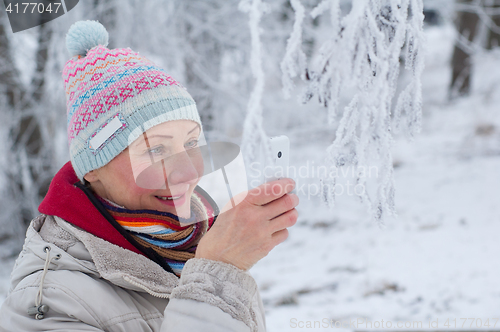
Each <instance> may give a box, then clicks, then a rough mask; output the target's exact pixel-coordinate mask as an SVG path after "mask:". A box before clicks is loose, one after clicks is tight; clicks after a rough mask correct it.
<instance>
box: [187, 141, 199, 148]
mask: <svg viewBox="0 0 500 332" xmlns="http://www.w3.org/2000/svg"><path fill="white" fill-rule="evenodd" d="M197 145H198V140H192V141H189V142H188V143H187V147H189V148H194V147H196V146H197Z"/></svg>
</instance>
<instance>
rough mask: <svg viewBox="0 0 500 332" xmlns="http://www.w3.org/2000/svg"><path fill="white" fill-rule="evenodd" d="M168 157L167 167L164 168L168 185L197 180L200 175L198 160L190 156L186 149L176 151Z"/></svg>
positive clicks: (191, 182)
mask: <svg viewBox="0 0 500 332" xmlns="http://www.w3.org/2000/svg"><path fill="white" fill-rule="evenodd" d="M169 159H170V160H169V163H168V164H169V165H168V166H167V167H168V169H166V173H167V181H168V186H169V187H172V186H175V185H178V184H189V185H191V184H196V183H197V182H198V180H199V177H200V176H201V175H202V170H201V171H200V165H199V161H198V160H196V159H194V158H192V157H191V156H190V155H189V154H188V153H187V152H186V151H182V152H178V153H176V154H175V155H174V156H172V157H171V158H169Z"/></svg>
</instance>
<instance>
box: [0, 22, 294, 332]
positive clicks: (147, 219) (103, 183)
mask: <svg viewBox="0 0 500 332" xmlns="http://www.w3.org/2000/svg"><path fill="white" fill-rule="evenodd" d="M107 39H108V35H107V32H106V30H105V28H104V27H103V26H102V25H101V24H99V23H98V22H95V21H80V22H77V23H75V24H74V25H73V26H72V27H71V28H70V30H69V32H68V34H67V37H66V43H67V47H68V50H69V51H70V53H71V54H72V58H71V59H70V60H69V61H68V62H67V63H66V64H65V67H64V70H63V78H64V85H65V90H66V94H67V108H68V139H69V148H70V157H71V161H70V162H68V163H67V164H66V165H65V166H64V167H63V168H62V169H61V170H60V171H59V172H58V173H57V174H56V175H55V177H54V179H53V181H52V183H51V185H50V188H49V191H48V193H47V195H46V197H45V198H44V200H43V201H42V203H41V204H40V207H39V211H40V212H41V213H42V214H41V215H40V216H38V217H37V218H35V219H34V220H33V221H32V222H31V225H30V226H29V229H28V231H27V236H26V241H25V244H24V247H23V250H22V252H21V254H20V256H19V258H18V260H17V261H16V264H15V267H14V270H13V272H12V276H11V288H10V292H9V296H8V297H7V299H6V301H5V302H4V304H3V306H2V308H1V309H0V331H16V332H21V331H131V332H132V331H133V332H137V331H177V332H179V331H180V332H182V331H190V332H192V331H202V330H203V331H265V320H264V310H263V307H262V301H261V299H260V296H259V292H258V289H257V285H256V283H255V281H254V279H253V278H252V277H251V276H250V274H249V273H248V269H250V267H251V266H252V265H254V264H255V263H256V262H257V261H259V260H260V259H261V258H263V257H264V256H266V255H267V254H268V252H269V251H270V250H271V249H272V248H274V247H275V246H276V245H277V244H279V243H281V242H282V241H284V240H285V239H286V237H287V234H288V233H287V229H286V228H287V227H290V226H292V225H293V224H294V223H295V222H296V220H297V212H296V210H295V209H294V207H295V206H296V205H297V204H298V198H297V196H296V195H294V194H289V192H290V191H291V190H293V188H294V185H295V184H294V182H293V181H292V180H291V179H282V180H279V181H274V182H270V183H267V184H264V185H262V186H259V187H257V188H254V189H252V190H250V191H249V192H248V193H242V194H240V195H239V196H237V197H236V198H235V200H236V201H238V202H240V203H239V204H238V205H236V206H235V207H233V208H231V209H230V208H225V209H223V212H224V213H223V214H220V215H219V216H217V215H218V214H219V211H218V208H217V205H216V204H215V203H214V201H213V200H212V199H211V198H210V196H209V195H208V194H207V193H206V192H204V191H203V190H202V189H201V188H200V187H198V186H197V183H198V181H199V177H200V174H202V173H203V169H202V167H203V165H201V164H200V163H199V161H200V159H199V158H198V159H197V158H196V156H197V153H196V152H197V151H196V149H197V144H198V142H197V140H198V138H199V136H200V133H201V130H202V124H201V121H200V117H199V114H198V111H197V109H196V105H195V102H194V100H193V99H192V97H191V96H190V95H189V94H188V93H187V91H186V90H185V89H184V88H183V87H182V86H181V85H180V84H179V83H178V82H176V81H175V80H174V79H173V78H172V77H170V76H168V75H166V74H165V72H164V70H163V69H161V68H158V67H157V66H156V65H154V64H153V63H151V62H150V61H149V60H147V59H146V58H144V57H143V56H141V55H139V54H138V53H134V52H133V51H132V50H131V49H129V48H125V49H114V50H110V49H107V48H106V47H105V46H106V45H107ZM198 152H199V151H198ZM198 155H199V154H198ZM158 165H161V168H158ZM158 169H161V172H160V173H161V175H162V176H158V174H160V173H158V172H157V170H158ZM271 189H272V190H271ZM226 207H227V206H226Z"/></svg>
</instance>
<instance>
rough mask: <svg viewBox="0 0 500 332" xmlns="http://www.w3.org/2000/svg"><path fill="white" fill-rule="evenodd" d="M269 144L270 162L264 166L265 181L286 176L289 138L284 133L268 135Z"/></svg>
mask: <svg viewBox="0 0 500 332" xmlns="http://www.w3.org/2000/svg"><path fill="white" fill-rule="evenodd" d="M269 145H270V146H271V157H272V164H270V165H266V166H265V167H264V170H263V172H264V179H265V182H270V181H274V180H279V179H282V178H286V177H288V162H289V153H290V140H289V139H288V137H287V136H285V135H281V136H275V137H270V138H269Z"/></svg>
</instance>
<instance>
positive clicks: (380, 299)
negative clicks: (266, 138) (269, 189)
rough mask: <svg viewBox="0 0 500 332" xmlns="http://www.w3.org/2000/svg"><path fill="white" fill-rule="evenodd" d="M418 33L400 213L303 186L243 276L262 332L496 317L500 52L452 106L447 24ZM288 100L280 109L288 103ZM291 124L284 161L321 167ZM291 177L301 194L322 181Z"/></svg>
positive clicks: (316, 142) (315, 145) (8, 265)
mask: <svg viewBox="0 0 500 332" xmlns="http://www.w3.org/2000/svg"><path fill="white" fill-rule="evenodd" d="M254 27H255V26H254ZM254 33H255V31H254ZM425 34H426V38H427V40H428V46H427V50H428V51H427V54H426V58H425V63H426V68H425V70H424V73H423V76H422V86H423V110H422V111H423V118H422V132H421V133H420V134H416V135H415V136H414V139H413V141H412V142H409V141H407V140H405V137H404V135H401V137H397V138H396V141H395V145H394V147H393V149H392V155H393V163H394V165H395V168H394V178H395V189H396V191H395V207H396V212H397V215H398V217H397V218H392V219H388V220H387V221H386V222H385V225H386V226H385V228H380V227H379V226H378V225H377V224H376V223H374V222H373V221H372V220H371V219H370V216H369V215H368V213H367V211H366V209H365V207H364V206H363V205H362V204H361V203H360V202H359V201H358V198H357V196H354V195H348V194H344V195H340V196H339V197H337V199H336V204H335V208H334V209H333V210H331V209H329V208H328V207H326V206H324V205H323V203H322V202H321V199H320V197H319V196H318V195H312V193H311V192H309V197H308V195H307V194H308V193H307V191H306V190H304V191H299V192H298V194H299V195H300V198H301V203H300V205H299V207H298V208H297V209H298V211H299V220H298V222H297V224H296V225H295V226H294V227H292V228H290V236H289V238H288V239H287V240H286V241H285V242H284V243H282V244H280V245H279V246H277V247H276V248H275V249H274V250H273V251H272V252H271V253H270V254H269V255H268V256H267V257H265V258H264V259H263V260H261V261H260V262H259V263H257V264H256V265H255V266H254V267H253V268H252V269H251V271H250V272H251V274H252V275H253V276H254V278H255V279H256V281H257V284H258V285H259V288H260V291H261V295H262V298H263V301H264V304H265V309H266V322H267V326H268V331H269V332H278V331H280V332H281V331H302V330H312V329H306V328H304V329H301V328H298V327H296V328H294V327H293V322H298V321H302V322H306V321H321V322H323V319H326V320H330V319H335V320H340V321H342V322H349V320H350V319H353V320H354V321H355V322H356V321H357V319H369V320H371V321H379V322H380V321H381V320H382V319H383V320H384V321H385V322H387V321H392V322H396V321H412V322H413V321H416V322H419V321H421V322H422V326H423V327H428V322H429V321H435V320H436V319H439V328H440V329H442V330H453V329H448V328H446V326H444V325H443V324H444V322H446V319H450V320H453V319H456V322H457V329H458V328H459V327H460V326H461V325H462V321H461V320H460V318H466V317H467V318H470V317H474V318H481V319H482V323H483V324H484V323H485V321H486V319H489V320H490V323H491V324H493V322H494V321H493V319H494V318H498V308H499V307H500V288H499V287H498V286H497V280H498V275H499V274H500V265H499V264H498V263H497V260H498V252H499V249H500V243H499V241H498V234H500V222H499V221H500V205H499V204H498V203H497V201H498V198H499V197H500V172H499V170H500V132H499V128H500V114H499V112H498V104H499V102H500V100H499V99H500V93H499V89H500V87H499V83H500V76H499V75H497V72H498V71H496V72H495V70H492V69H493V68H495V69H496V68H498V66H499V65H500V56H499V54H498V53H496V52H491V53H489V54H479V55H478V56H477V57H476V58H475V72H474V76H473V94H472V95H471V96H470V97H467V98H462V99H458V100H456V101H453V102H450V101H448V100H447V98H446V96H447V87H448V83H449V79H450V77H451V69H450V66H449V60H450V58H451V52H452V50H453V44H452V43H453V38H454V30H453V29H452V28H451V27H450V26H448V25H446V26H444V27H433V28H429V29H426V30H425ZM402 79H403V80H404V79H405V78H404V77H403V78H402ZM292 99H293V98H292ZM288 102H289V101H287V102H286V103H285V102H284V104H283V105H285V106H286V107H292V105H294V104H293V103H292V102H291V101H290V103H288ZM296 107H298V106H296ZM256 110H257V112H259V109H258V108H256ZM297 113H300V112H297ZM299 116H301V114H298V115H297V118H298V117H299ZM297 118H293V119H285V120H286V121H283V120H282V121H283V122H284V123H290V124H293V122H292V121H296V120H297ZM298 119H300V118H298ZM288 121H290V122H288ZM271 122H272V121H271ZM298 122H299V124H298V128H299V129H300V130H302V131H299V129H297V128H292V129H290V130H289V132H280V134H286V135H288V136H289V137H290V139H291V141H292V149H291V156H290V158H291V159H290V161H291V165H293V166H295V167H296V168H298V167H300V166H303V165H306V163H307V162H309V164H311V163H312V162H314V163H315V165H320V164H322V162H323V157H324V151H325V146H324V141H325V137H326V135H328V134H329V133H330V132H329V131H328V130H327V126H325V128H326V129H325V128H323V127H321V128H319V127H312V128H313V129H310V132H309V133H308V132H306V131H304V130H305V129H304V127H301V124H300V121H298ZM273 123H274V122H273ZM267 126H268V127H269V126H270V124H269V123H268V124H267ZM488 128H490V129H488ZM491 128H492V129H491ZM306 129H307V128H306ZM322 130H324V131H322ZM318 133H319V134H318ZM270 134H271V133H270ZM299 134H300V137H301V138H303V141H302V142H301V143H300V140H299V139H298V138H297V137H298V136H299ZM296 180H297V183H298V184H303V185H305V188H306V189H307V185H313V184H317V183H318V181H319V179H318V178H309V179H302V178H299V179H296ZM310 188H312V187H310ZM0 249H2V250H3V251H5V249H6V248H0ZM2 257H3V256H2ZM12 266H13V258H12V257H11V258H2V259H1V260H0V303H1V302H2V301H3V300H4V298H5V296H6V291H7V289H8V276H9V273H10V271H11V269H12ZM293 319H296V320H293ZM469 323H470V321H468V322H467V325H466V326H465V327H469ZM483 326H484V325H483ZM499 326H500V323H498V324H497V326H496V328H497V329H498V328H499ZM358 327H359V328H358V329H362V328H363V327H364V326H362V325H361V326H358ZM452 327H453V326H452ZM346 330H354V328H347V329H346Z"/></svg>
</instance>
